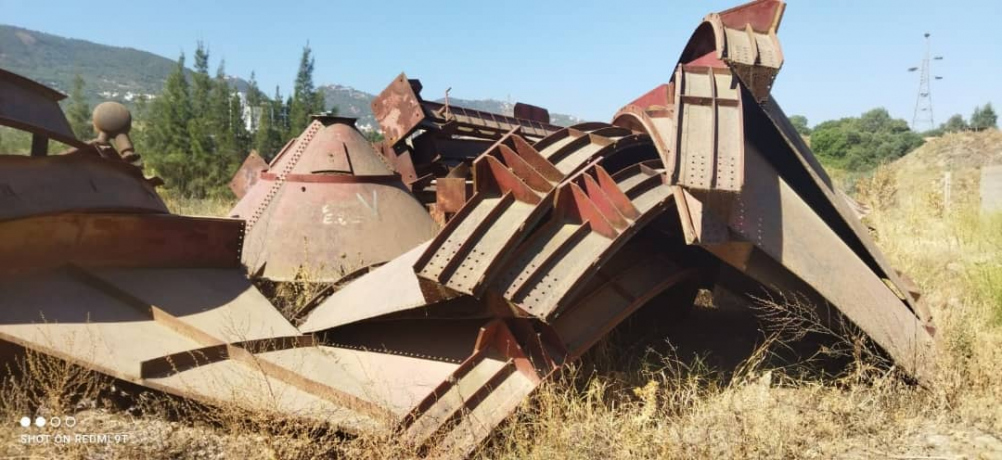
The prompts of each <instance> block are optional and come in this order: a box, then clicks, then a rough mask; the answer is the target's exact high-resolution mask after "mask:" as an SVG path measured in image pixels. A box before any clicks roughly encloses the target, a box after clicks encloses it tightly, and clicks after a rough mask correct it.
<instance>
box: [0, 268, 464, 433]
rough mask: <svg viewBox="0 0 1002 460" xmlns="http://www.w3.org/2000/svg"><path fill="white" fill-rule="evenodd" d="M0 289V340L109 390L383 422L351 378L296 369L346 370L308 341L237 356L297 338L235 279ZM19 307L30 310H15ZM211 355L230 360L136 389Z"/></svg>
mask: <svg viewBox="0 0 1002 460" xmlns="http://www.w3.org/2000/svg"><path fill="white" fill-rule="evenodd" d="M0 285H2V286H3V288H2V289H3V292H4V293H5V295H4V296H3V298H2V299H0V304H2V305H3V308H2V310H3V311H2V312H0V338H3V339H4V340H7V341H11V342H14V343H18V344H20V345H23V346H26V347H28V348H31V349H35V350H38V351H41V352H44V353H48V354H50V355H53V356H57V357H60V358H63V359H67V360H69V361H71V362H74V363H77V364H80V365H82V366H85V367H87V368H90V369H94V370H97V371H99V372H102V373H105V374H108V375H111V376H114V377H116V378H120V379H124V380H127V381H131V382H134V383H137V384H140V385H144V386H148V387H151V388H154V389H158V390H161V391H166V392H169V393H173V394H177V395H180V396H184V397H189V398H194V399H196V400H200V401H203V402H207V403H210V404H226V405H236V406H238V407H243V408H246V409H250V410H260V411H266V412H276V411H277V412H278V413H282V414H286V415H290V414H291V415H296V416H305V417H314V418H318V419H320V420H325V421H329V422H334V423H338V424H341V425H342V426H344V427H347V428H349V429H359V428H373V427H378V426H382V424H383V423H384V422H383V418H384V417H385V416H386V415H388V412H387V411H386V410H385V409H383V408H382V406H378V405H376V404H375V403H373V402H371V401H369V400H367V399H365V398H363V397H360V396H358V395H356V394H354V393H353V391H355V390H354V389H352V387H351V386H350V385H351V383H352V381H351V378H350V377H349V378H344V379H341V380H340V381H335V382H318V381H316V380H311V379H310V378H309V377H306V374H303V373H301V372H299V370H298V369H295V367H294V366H296V365H302V364H303V363H310V365H311V366H317V367H324V368H326V369H329V370H328V372H337V371H336V369H342V370H343V367H342V366H343V365H342V364H341V363H339V361H338V359H337V358H335V357H333V356H329V355H326V354H323V353H320V352H319V350H317V349H316V348H314V347H312V346H310V344H311V343H312V342H311V341H309V340H306V341H292V342H288V341H287V342H288V343H291V344H293V345H295V344H298V345H302V346H292V347H291V348H290V347H288V346H286V347H278V348H280V349H276V348H275V347H267V346H265V347H263V349H258V350H254V351H259V352H260V353H258V354H257V355H256V356H255V354H254V351H249V350H248V349H246V348H243V347H241V346H240V345H239V344H241V343H243V344H246V343H258V344H260V343H261V341H262V340H267V339H272V338H275V339H276V340H278V339H279V338H282V337H294V336H297V335H299V332H298V331H297V330H296V329H295V327H293V326H292V325H291V324H289V323H288V322H287V321H285V320H284V318H282V317H281V315H280V314H279V313H278V312H277V311H276V310H275V309H274V308H273V307H272V306H271V305H270V304H269V303H268V302H267V300H265V299H264V297H263V296H261V294H259V293H258V292H257V291H256V290H255V289H254V288H253V287H252V286H251V284H250V283H249V281H247V279H246V278H245V277H244V276H243V275H242V274H240V273H239V272H238V271H235V270H231V269H227V270H218V269H191V268H186V269H130V270H100V271H87V270H82V269H71V270H68V271H52V272H48V273H46V274H44V275H34V276H32V277H27V278H25V277H5V278H3V279H0ZM25 304H31V305H33V306H34V308H33V309H31V310H30V311H28V310H26V309H24V308H23V307H19V306H23V305H25ZM248 341H250V342H248ZM136 344H143V346H136ZM226 344H229V345H226ZM218 345H225V353H226V355H227V358H228V359H226V360H216V361H212V362H206V361H205V360H204V359H203V360H202V362H199V363H198V364H199V365H196V366H193V367H190V368H188V369H185V370H184V371H181V372H175V373H172V374H170V375H168V376H165V377H157V378H148V379H147V378H143V377H142V368H143V363H149V362H154V361H155V360H157V359H159V358H161V357H164V356H167V355H177V354H179V353H184V352H185V351H189V350H190V351H191V352H192V353H194V354H196V355H199V353H200V350H205V347H212V346H218ZM245 346H246V345H245ZM259 348H260V347H259ZM269 350H270V351H269ZM199 356H201V355H199ZM198 359H200V358H196V360H198ZM147 367H148V366H147ZM443 371H445V372H447V369H443ZM346 375H347V376H352V375H353V376H355V378H356V379H358V380H361V379H365V378H367V377H366V376H365V375H364V374H362V373H355V374H352V373H351V372H346ZM332 385H336V386H332ZM356 385H357V386H358V384H356Z"/></svg>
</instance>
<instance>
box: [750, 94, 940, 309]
mask: <svg viewBox="0 0 1002 460" xmlns="http://www.w3.org/2000/svg"><path fill="white" fill-rule="evenodd" d="M752 109H753V110H752V112H757V113H764V115H765V116H764V117H760V116H755V117H753V119H752V120H750V121H751V122H754V123H758V124H756V125H755V129H756V132H757V133H760V135H762V136H767V135H769V134H778V136H777V137H774V138H773V139H770V140H769V141H768V142H770V143H771V144H773V145H776V146H777V149H778V150H777V153H772V152H769V154H768V156H767V157H766V158H767V160H768V161H769V162H770V163H771V164H772V165H773V167H775V168H776V169H777V170H778V171H780V173H781V175H782V176H783V177H784V178H785V179H786V180H787V181H788V182H789V183H790V184H791V185H793V186H794V188H795V189H796V190H797V193H798V194H800V196H801V197H803V198H804V200H805V201H807V203H808V204H809V205H810V206H811V208H813V209H814V210H815V212H817V213H818V214H819V215H820V216H822V218H824V219H825V221H826V222H828V225H829V226H831V227H832V229H834V230H835V232H836V233H837V234H838V235H839V237H841V238H842V239H843V241H845V242H846V244H848V245H849V247H851V248H852V249H853V251H854V252H855V253H856V255H857V256H859V257H860V258H861V259H863V261H864V262H866V264H867V266H869V267H870V269H871V270H873V271H874V272H876V273H877V274H878V275H879V276H881V277H884V278H887V279H888V280H889V281H890V282H891V283H892V284H893V285H894V286H895V287H896V288H897V290H898V292H901V293H905V298H904V299H903V300H904V301H905V303H907V304H908V306H909V308H911V310H912V311H914V312H915V313H916V314H917V315H919V316H920V318H922V320H923V321H925V322H927V323H930V327H931V321H932V313H931V312H930V311H929V309H928V307H927V306H926V305H925V304H922V303H919V302H916V301H915V299H914V298H912V297H911V296H909V295H908V294H907V293H908V288H907V286H906V285H905V283H904V282H903V281H902V280H901V278H900V277H899V276H898V275H897V271H896V270H895V269H894V268H893V267H892V266H891V264H890V263H889V262H888V261H887V258H886V257H884V255H883V253H882V252H881V251H880V249H879V248H877V245H876V243H874V241H873V238H871V237H870V232H869V230H868V229H867V228H866V226H865V225H863V223H862V222H860V220H859V218H858V217H856V215H855V213H854V212H853V211H852V209H851V208H850V207H849V205H848V204H847V203H846V202H845V200H842V199H840V198H839V196H838V194H837V193H836V192H835V187H834V186H833V185H832V183H831V179H830V178H829V177H828V175H827V173H825V172H824V168H822V167H821V164H820V163H819V162H818V160H817V158H815V157H814V154H813V153H811V150H810V148H809V147H807V145H806V144H805V143H804V140H803V138H802V137H800V135H799V134H797V132H796V130H795V129H794V128H793V126H792V125H791V124H790V121H789V119H788V118H786V115H785V114H783V111H782V109H780V107H779V105H778V104H777V103H776V101H775V99H769V101H768V102H767V103H765V104H762V105H755V106H753V107H752ZM766 121H768V122H770V123H771V124H772V126H773V129H774V130H772V129H765V128H763V129H761V130H759V129H758V126H763V125H767V124H766V123H765V122H766ZM783 144H785V146H784V145H783ZM791 156H792V157H793V158H790V157H791ZM791 160H792V161H791Z"/></svg>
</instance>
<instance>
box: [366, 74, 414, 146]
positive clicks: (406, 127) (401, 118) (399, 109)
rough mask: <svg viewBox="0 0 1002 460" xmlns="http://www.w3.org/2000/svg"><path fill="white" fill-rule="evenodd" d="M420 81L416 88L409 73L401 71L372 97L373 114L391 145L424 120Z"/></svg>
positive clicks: (407, 134) (408, 133)
mask: <svg viewBox="0 0 1002 460" xmlns="http://www.w3.org/2000/svg"><path fill="white" fill-rule="evenodd" d="M415 82H416V80H415ZM420 84H421V83H420V82H417V83H416V85H418V89H417V90H415V88H414V86H412V83H411V81H410V80H408V78H407V75H405V74H403V73H401V74H400V75H398V76H397V78H395V79H393V82H392V83H390V84H389V86H387V87H386V89H384V90H383V91H382V92H381V93H379V95H378V96H376V97H375V98H373V99H372V104H371V105H372V114H373V115H374V116H375V117H376V121H377V122H379V127H380V128H382V130H383V136H384V137H385V138H386V142H387V143H389V144H390V145H393V144H396V143H397V142H400V141H401V140H402V139H405V138H406V137H407V136H409V135H410V134H411V133H413V132H414V130H415V129H417V127H418V126H419V125H420V124H421V122H422V121H424V119H425V117H426V115H425V113H424V108H423V107H422V106H421V102H422V100H421V96H419V95H418V93H420Z"/></svg>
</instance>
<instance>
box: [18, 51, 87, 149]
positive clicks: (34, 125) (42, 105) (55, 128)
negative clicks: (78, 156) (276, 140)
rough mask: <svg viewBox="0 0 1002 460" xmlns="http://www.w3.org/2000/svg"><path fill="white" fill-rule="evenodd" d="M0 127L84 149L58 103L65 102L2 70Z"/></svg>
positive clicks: (53, 92)
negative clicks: (26, 132)
mask: <svg viewBox="0 0 1002 460" xmlns="http://www.w3.org/2000/svg"><path fill="white" fill-rule="evenodd" d="M0 94H2V95H3V98H0V125H4V126H10V127H13V128H17V129H21V130H25V131H28V132H30V133H34V134H39V135H42V136H44V137H47V138H51V139H55V140H57V141H59V142H62V143H64V144H67V145H70V146H73V147H78V148H85V147H87V144H86V143H84V142H81V141H80V140H78V139H77V138H76V136H75V135H73V130H72V129H70V123H69V122H68V121H66V116H65V115H63V111H62V109H60V108H59V101H61V100H63V99H65V98H66V95H65V94H62V93H60V92H58V91H56V90H54V89H52V88H49V87H47V86H45V85H41V84H39V83H37V82H34V81H32V80H29V79H27V78H24V77H22V76H20V75H17V74H15V73H12V72H8V71H6V70H3V69H0Z"/></svg>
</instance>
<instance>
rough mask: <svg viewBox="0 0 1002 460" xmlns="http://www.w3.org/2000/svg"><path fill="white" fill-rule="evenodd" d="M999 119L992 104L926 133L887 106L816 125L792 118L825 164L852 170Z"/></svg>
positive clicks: (995, 125) (986, 126) (994, 123)
mask: <svg viewBox="0 0 1002 460" xmlns="http://www.w3.org/2000/svg"><path fill="white" fill-rule="evenodd" d="M997 121H998V120H997V117H996V115H995V111H994V109H992V105H991V103H988V104H985V105H984V106H978V107H975V109H974V113H973V114H972V115H971V119H970V122H968V121H966V120H965V119H964V117H963V116H961V115H959V114H958V115H954V116H952V117H950V119H949V120H947V121H946V123H943V124H942V125H940V126H939V127H938V128H936V129H933V130H929V131H925V132H922V133H917V132H915V131H912V130H911V128H909V126H908V122H906V121H905V120H902V119H894V118H891V116H890V114H889V113H888V112H887V110H886V109H884V108H877V109H873V110H869V111H867V112H865V113H863V114H862V115H860V116H858V117H847V118H841V119H838V120H828V121H825V122H822V123H819V124H817V125H816V126H814V127H813V128H811V127H810V126H809V125H808V121H807V118H806V117H804V116H802V115H794V116H791V117H790V122H791V124H792V125H793V127H794V128H795V129H796V130H797V132H798V133H800V134H801V135H802V136H805V137H806V136H809V137H810V145H811V150H812V151H814V153H815V154H816V155H817V156H818V158H819V159H820V160H821V161H822V163H825V164H827V165H829V166H835V167H837V168H840V169H846V170H849V171H866V170H870V169H873V168H874V167H876V166H878V165H880V164H882V163H887V162H890V161H894V160H896V159H898V158H901V157H903V156H904V155H905V154H907V153H908V152H911V151H912V150H914V149H916V148H918V147H919V146H921V145H922V144H923V143H924V142H925V138H927V137H935V136H940V135H942V134H944V133H951V132H959V131H983V130H986V129H997V128H998V123H997Z"/></svg>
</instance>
